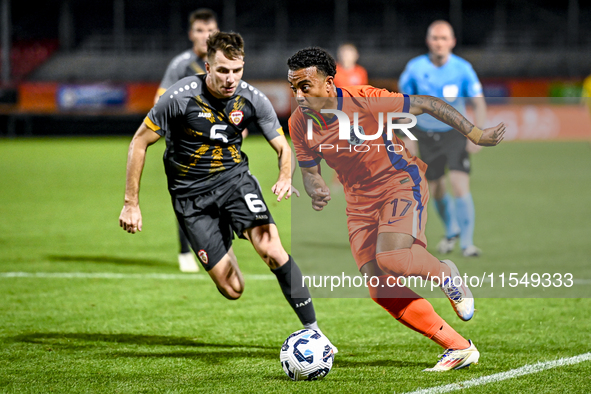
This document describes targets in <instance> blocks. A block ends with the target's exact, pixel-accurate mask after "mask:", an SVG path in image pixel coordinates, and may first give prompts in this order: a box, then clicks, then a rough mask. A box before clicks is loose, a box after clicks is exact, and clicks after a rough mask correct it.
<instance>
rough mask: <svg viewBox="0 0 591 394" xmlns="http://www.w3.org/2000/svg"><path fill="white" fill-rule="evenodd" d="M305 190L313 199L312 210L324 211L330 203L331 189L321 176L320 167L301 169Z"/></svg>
mask: <svg viewBox="0 0 591 394" xmlns="http://www.w3.org/2000/svg"><path fill="white" fill-rule="evenodd" d="M301 170H302V178H303V180H304V188H305V189H306V193H308V195H309V196H310V198H312V208H313V209H314V210H316V211H322V209H323V208H324V207H325V206H326V205H327V204H328V202H329V201H330V189H329V188H328V186H326V182H324V179H323V178H322V175H320V171H319V166H314V167H308V168H301Z"/></svg>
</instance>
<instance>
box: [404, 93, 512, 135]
mask: <svg viewBox="0 0 591 394" xmlns="http://www.w3.org/2000/svg"><path fill="white" fill-rule="evenodd" d="M410 113H411V114H413V115H421V114H423V113H427V114H429V115H431V116H433V117H434V118H436V119H439V120H440V121H442V122H443V123H445V124H448V125H450V126H451V127H453V128H454V129H456V130H458V131H459V132H460V133H462V134H463V135H465V136H466V137H467V138H468V139H469V140H470V141H472V142H474V143H475V144H476V145H481V146H495V145H498V144H499V143H500V142H501V141H502V140H503V138H504V136H505V124H504V123H499V124H498V125H497V126H495V127H489V128H488V129H484V130H481V129H479V128H478V127H476V126H474V125H473V124H472V123H470V121H469V120H468V119H466V118H465V117H464V116H463V115H462V114H461V113H459V112H458V111H457V110H456V109H455V108H454V107H452V106H451V105H449V104H447V103H446V102H445V101H443V100H441V99H438V98H437V97H432V96H416V95H413V96H410Z"/></svg>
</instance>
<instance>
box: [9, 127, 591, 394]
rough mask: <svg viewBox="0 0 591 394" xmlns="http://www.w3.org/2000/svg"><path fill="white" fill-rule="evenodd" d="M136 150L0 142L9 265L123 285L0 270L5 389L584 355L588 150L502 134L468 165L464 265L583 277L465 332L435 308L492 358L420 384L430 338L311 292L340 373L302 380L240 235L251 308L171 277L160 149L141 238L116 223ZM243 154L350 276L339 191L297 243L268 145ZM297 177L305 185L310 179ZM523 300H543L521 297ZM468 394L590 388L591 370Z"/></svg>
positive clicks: (170, 384)
mask: <svg viewBox="0 0 591 394" xmlns="http://www.w3.org/2000/svg"><path fill="white" fill-rule="evenodd" d="M128 143H129V138H67V139H64V138H54V139H22V140H19V139H17V140H1V141H0V158H1V159H0V180H1V181H0V272H2V273H6V272H28V273H110V274H122V275H123V276H124V277H122V278H113V277H110V278H100V277H92V278H80V277H79V278H66V277H59V278H56V277H53V278H52V277H46V276H45V277H7V276H6V275H4V276H0V392H2V393H46V392H57V393H105V392H109V393H111V392H112V393H115V392H118V393H184V392H187V393H192V392H204V393H222V392H227V393H265V392H269V393H271V392H273V393H290V392H293V393H319V392H322V393H334V392H349V393H356V392H360V393H361V392H362V393H393V392H397V393H402V392H408V391H414V390H417V389H419V388H429V387H436V386H441V385H445V384H450V383H461V382H464V381H466V380H469V379H473V378H478V377H483V376H488V375H492V374H496V373H500V372H504V371H509V370H511V369H515V368H519V367H522V366H524V365H528V364H535V363H537V362H539V361H549V360H556V359H560V358H565V357H572V356H576V355H579V354H583V353H588V352H590V351H591V301H590V300H589V295H590V289H591V282H590V281H589V280H590V279H591V264H590V263H591V258H590V256H591V242H589V240H590V239H591V225H590V224H589V220H590V219H591V154H590V153H591V151H590V146H589V144H587V143H584V142H560V143H550V142H530V143H523V142H506V143H503V144H502V145H500V146H499V147H496V148H491V149H485V150H483V151H482V152H480V153H479V154H478V155H475V156H474V158H473V168H474V175H473V180H472V189H473V196H474V200H475V205H476V214H477V224H476V235H475V243H476V244H477V245H478V246H480V247H481V248H482V249H483V250H484V255H483V256H482V257H481V258H479V259H472V260H470V259H465V258H462V257H461V255H460V253H459V252H457V251H456V252H454V253H453V254H452V255H451V258H452V259H453V260H454V261H456V263H457V264H458V266H459V268H460V270H462V271H467V272H474V273H477V272H481V271H483V270H485V269H487V270H489V271H491V270H494V271H495V272H500V271H501V270H505V271H510V270H519V272H521V271H524V272H525V271H528V272H534V271H536V270H538V271H544V272H565V270H567V269H568V270H572V271H573V272H576V278H577V279H580V280H582V282H580V283H579V284H577V285H575V286H573V288H572V289H571V290H572V292H565V293H561V296H563V297H565V298H540V297H538V295H536V296H535V297H537V298H517V297H508V296H504V295H503V293H495V294H489V293H487V294H486V295H487V297H492V298H478V299H477V300H476V307H477V313H476V315H475V317H474V319H473V320H472V321H470V322H467V323H464V322H461V321H460V320H459V319H458V318H457V317H456V316H455V314H454V312H453V310H452V309H451V307H450V306H449V303H448V301H447V300H445V299H442V298H433V299H431V301H432V303H433V305H434V307H435V310H436V311H437V312H438V313H440V314H441V315H442V316H443V317H444V318H445V319H446V320H447V321H448V322H449V323H450V324H452V325H453V326H454V327H455V328H456V329H457V330H458V331H459V332H460V333H462V334H463V335H464V336H466V337H467V338H471V339H473V340H474V342H475V343H476V345H477V346H478V348H479V350H480V351H481V354H482V355H481V359H480V364H479V365H477V366H474V367H471V368H469V369H467V370H461V371H453V372H450V373H440V374H427V373H423V372H421V370H422V369H423V368H426V367H430V366H432V365H433V364H434V363H435V362H436V360H437V355H438V354H439V353H440V352H441V351H440V349H439V348H438V346H437V345H435V344H434V343H432V342H431V341H429V340H428V339H426V338H424V337H422V336H421V335H419V334H417V333H415V332H412V331H410V330H409V329H407V328H405V327H404V326H402V325H401V324H399V323H397V322H396V321H394V320H393V319H392V318H391V317H390V316H389V315H388V314H387V313H386V312H385V311H383V310H382V309H381V308H380V307H379V306H378V305H376V304H375V303H374V302H373V301H371V300H370V299H367V298H323V297H324V296H325V295H326V294H323V293H322V292H321V291H320V289H313V291H314V292H315V293H316V294H317V295H318V297H317V298H316V299H315V305H316V312H317V316H318V318H319V323H320V326H321V327H322V329H323V330H324V332H325V333H326V334H327V335H328V336H329V337H330V339H331V340H332V341H333V343H334V344H335V345H337V346H338V347H339V350H340V352H339V354H338V355H337V356H336V358H335V364H334V367H333V370H332V371H331V372H330V374H329V375H328V376H327V377H326V378H325V379H324V380H322V381H318V382H292V381H290V380H289V379H288V378H287V377H286V376H285V374H284V373H283V371H282V369H281V366H280V364H279V349H280V346H281V343H282V342H283V340H284V339H285V338H286V337H287V335H288V334H290V333H291V332H293V331H295V330H297V329H299V328H300V326H299V322H298V321H297V318H296V317H295V315H294V314H293V312H292V311H291V309H290V308H289V307H288V305H287V303H286V302H285V300H284V299H283V296H282V295H281V292H280V290H279V286H278V285H277V283H276V282H275V281H274V280H272V278H271V280H268V279H266V278H268V275H269V270H268V268H266V266H265V265H264V263H262V261H260V260H259V258H258V257H257V255H256V254H255V252H254V251H253V250H252V248H251V246H250V244H248V243H247V242H246V241H240V240H238V241H236V242H235V249H236V253H237V255H238V258H239V262H240V266H241V268H242V270H243V272H244V273H245V274H246V275H247V278H246V290H245V293H244V295H243V297H242V298H241V299H240V300H238V301H232V302H231V301H227V300H225V299H224V298H223V297H221V296H220V294H219V293H218V292H217V291H216V289H215V287H214V285H213V283H212V282H211V281H210V280H209V279H208V278H207V276H206V274H205V273H204V272H200V273H198V274H195V275H190V274H187V275H188V276H189V277H191V278H194V279H190V280H189V279H182V277H181V279H179V278H178V276H180V273H179V272H178V266H177V262H176V254H177V247H178V246H177V235H176V228H175V222H174V217H173V213H172V209H171V204H170V199H169V196H168V192H167V190H166V182H165V177H164V173H163V169H162V159H161V156H162V152H163V148H164V146H163V145H164V143H163V142H162V141H161V142H159V143H158V144H156V145H154V146H153V147H151V148H150V150H149V151H148V157H147V164H146V168H145V170H144V175H143V180H142V187H141V194H140V202H141V208H142V213H143V215H144V231H142V232H141V233H139V234H135V235H130V234H127V233H125V232H124V231H123V230H121V229H120V228H119V227H118V220H117V219H118V216H119V212H120V210H121V207H122V203H123V191H124V181H125V161H126V154H127V146H128ZM244 150H245V151H246V152H247V153H248V154H249V157H250V161H251V170H252V172H253V173H254V174H255V175H257V177H258V178H259V181H260V182H261V185H262V188H263V190H264V191H265V193H266V195H265V198H266V202H267V204H268V205H269V206H270V209H271V211H272V212H273V214H274V217H275V219H276V222H277V223H278V226H279V229H280V233H281V235H282V239H283V243H284V245H285V247H286V248H287V249H288V250H291V249H292V247H293V248H294V249H296V243H297V242H299V243H300V244H302V245H308V246H306V247H305V248H304V250H299V249H298V250H293V252H294V254H296V255H299V256H300V257H299V260H298V262H299V264H300V265H301V266H302V267H303V269H305V270H306V269H308V268H305V267H309V264H307V262H306V261H304V260H307V259H309V260H313V259H316V260H321V261H320V263H322V260H326V261H329V260H330V261H333V262H334V261H335V260H340V263H339V264H341V265H343V266H347V268H345V267H343V268H342V269H343V270H344V269H347V270H349V271H348V272H351V273H352V274H355V267H354V263H353V261H352V259H351V257H350V252H349V250H348V244H347V238H346V231H344V232H343V230H342V229H340V230H335V231H334V232H331V233H330V235H329V236H328V235H324V236H323V235H322V234H325V232H323V227H322V225H323V224H322V223H337V222H338V221H339V220H342V219H343V216H342V215H343V208H344V206H343V204H342V197H340V196H338V195H335V200H334V201H333V203H331V205H329V208H327V210H326V211H325V212H322V213H319V214H316V213H315V212H311V208H309V207H310V205H309V199H308V198H307V196H306V197H304V196H302V197H300V200H299V201H296V202H294V209H296V208H297V212H306V214H311V217H312V218H313V219H314V220H317V222H318V223H319V224H318V225H317V226H312V227H311V229H310V231H309V233H310V236H309V237H312V238H313V239H308V238H306V237H303V239H302V238H300V237H299V236H298V237H295V235H294V237H295V238H294V241H293V242H292V241H291V236H292V228H291V217H292V215H291V209H290V208H291V205H290V203H289V202H286V201H283V202H281V203H277V202H275V199H274V198H273V196H272V194H271V192H270V189H271V185H272V184H273V182H274V180H275V178H276V175H277V171H276V162H277V161H276V158H275V155H274V152H273V150H272V149H271V148H270V147H269V146H268V144H267V143H266V142H265V141H264V139H262V138H260V137H257V136H253V137H249V138H248V139H247V140H246V141H245V144H244ZM327 175H328V173H327ZM295 179H296V184H297V183H299V184H301V177H300V175H299V174H296V177H295ZM300 190H302V189H301V188H300ZM302 191H303V190H302ZM302 209H303V210H302ZM309 211H310V212H309ZM429 217H430V220H429V224H428V228H427V236H428V239H429V242H430V244H429V249H430V250H431V251H434V249H433V248H434V246H435V245H436V243H437V241H438V240H439V237H440V236H441V235H442V228H441V224H440V223H439V219H438V218H437V216H436V214H435V212H434V210H433V207H432V206H430V207H429ZM333 218H334V219H333ZM318 219H320V220H318ZM298 223H299V224H298ZM298 226H301V218H300V217H298V218H297V220H296V219H295V218H294V226H293V232H294V234H296V233H297V234H301V228H300V227H298ZM318 234H321V235H320V236H319V235H318ZM313 241H316V242H313ZM306 242H307V244H306ZM298 245H299V244H298ZM298 248H301V247H300V246H298ZM327 264H328V263H327ZM486 267H488V268H486ZM304 273H306V272H304ZM152 274H153V275H154V276H153V277H150V276H149V275H152ZM159 274H171V275H176V276H174V277H172V278H169V279H163V278H161V277H158V276H156V275H159ZM132 275H137V277H133V276H132ZM585 280H586V281H587V282H585ZM585 283H586V284H585ZM475 293H476V292H475ZM528 294H533V293H528V292H527V291H525V292H524V293H520V294H518V295H520V296H523V297H527V296H528ZM570 295H576V296H578V297H579V298H568V297H569V296H570ZM465 391H467V392H474V393H505V392H536V393H563V392H576V393H588V392H591V361H585V362H582V363H578V364H575V365H570V366H563V367H557V368H553V369H549V370H546V371H542V372H538V373H534V374H529V375H525V376H521V377H517V378H514V379H508V380H504V381H501V382H497V383H491V384H486V385H481V386H477V387H473V388H471V389H468V390H465Z"/></svg>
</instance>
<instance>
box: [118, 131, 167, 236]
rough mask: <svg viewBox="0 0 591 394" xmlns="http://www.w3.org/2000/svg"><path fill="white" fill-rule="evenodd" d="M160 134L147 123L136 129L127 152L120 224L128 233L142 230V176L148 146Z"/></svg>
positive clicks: (156, 139)
mask: <svg viewBox="0 0 591 394" xmlns="http://www.w3.org/2000/svg"><path fill="white" fill-rule="evenodd" d="M159 138H160V136H159V135H158V134H156V133H155V132H153V131H152V130H151V129H150V128H149V127H148V126H147V125H146V124H145V123H142V125H141V126H140V127H139V129H138V130H137V131H136V133H135V135H134V136H133V139H132V140H131V143H130V144H129V151H128V153H127V176H126V179H125V203H124V205H123V209H122V210H121V215H119V226H121V227H122V228H123V230H125V231H127V232H128V233H131V234H135V233H136V232H137V231H142V213H141V211H140V206H139V192H140V178H141V177H142V171H143V169H144V163H145V161H146V151H147V150H148V146H150V145H152V144H153V143H154V142H156V141H158V139H159Z"/></svg>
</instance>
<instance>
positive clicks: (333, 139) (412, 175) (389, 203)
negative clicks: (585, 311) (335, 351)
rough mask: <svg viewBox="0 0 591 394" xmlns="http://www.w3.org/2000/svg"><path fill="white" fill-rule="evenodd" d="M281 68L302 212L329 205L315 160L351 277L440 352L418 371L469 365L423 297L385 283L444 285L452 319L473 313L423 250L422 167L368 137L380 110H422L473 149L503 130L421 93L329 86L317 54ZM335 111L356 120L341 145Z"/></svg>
mask: <svg viewBox="0 0 591 394" xmlns="http://www.w3.org/2000/svg"><path fill="white" fill-rule="evenodd" d="M287 65H288V67H289V74H288V80H289V82H290V84H291V88H292V90H293V92H294V96H295V97H296V101H297V103H298V105H299V108H298V109H297V110H296V111H294V113H293V114H292V116H291V118H290V120H289V130H290V135H291V138H292V141H293V143H294V146H295V150H296V155H297V159H298V162H299V165H300V168H301V171H302V176H303V180H304V186H305V188H306V192H307V193H308V195H309V196H310V197H311V198H312V207H313V208H314V209H315V210H317V211H320V210H322V209H323V208H324V207H325V206H326V205H327V204H328V202H329V201H330V190H329V188H328V187H327V185H326V183H325V182H324V180H323V179H322V176H321V175H320V172H319V167H318V163H320V161H321V160H322V159H324V160H325V161H326V163H327V164H328V165H329V166H330V167H331V168H333V169H334V170H335V171H336V173H337V174H338V177H339V180H340V182H341V183H342V184H343V187H344V192H345V199H346V201H347V225H348V228H349V240H350V244H351V251H352V253H353V256H354V258H355V261H356V263H357V266H358V268H359V271H360V272H361V273H362V274H364V275H367V276H368V277H373V276H375V277H378V278H379V285H378V286H375V287H373V286H368V288H369V291H370V295H371V297H372V299H373V300H374V301H375V302H377V303H378V304H379V305H380V306H382V307H383V308H384V309H386V310H387V311H388V312H389V313H390V314H391V315H392V316H393V317H394V318H395V319H396V320H398V321H400V322H401V323H402V324H404V325H405V326H407V327H409V328H411V329H413V330H415V331H417V332H420V333H421V334H423V335H425V336H426V337H428V338H430V339H432V340H433V341H435V342H436V343H437V344H439V345H440V346H442V347H443V348H444V349H446V351H445V352H444V354H443V355H442V357H441V358H440V360H439V361H438V362H437V364H436V365H435V366H434V367H433V368H429V369H427V370H428V371H447V370H450V369H459V368H464V367H468V366H470V365H471V364H474V363H477V362H478V358H479V356H480V353H479V352H478V350H477V349H476V347H475V346H474V344H473V343H472V342H471V341H469V340H466V339H464V338H463V337H462V336H461V335H460V334H458V333H457V332H456V331H455V330H454V329H453V328H452V327H451V326H449V325H448V324H447V323H446V322H445V321H444V320H443V319H442V318H441V317H440V316H439V315H438V314H437V313H436V312H435V311H434V309H433V307H432V306H431V304H430V303H429V302H428V301H427V300H425V299H424V298H422V297H420V296H419V295H418V294H416V293H415V292H413V291H412V290H410V289H409V288H407V287H402V286H395V287H390V285H389V282H388V279H390V277H391V276H395V277H399V276H404V277H407V276H420V277H422V278H424V279H426V280H435V279H439V278H445V280H444V281H443V283H442V284H441V289H442V290H443V292H444V293H445V294H446V296H447V297H448V298H449V300H450V302H451V304H452V306H453V308H454V310H455V311H456V313H457V314H458V316H459V317H460V319H462V320H469V319H471V318H472V316H473V314H474V299H473V297H472V293H471V292H470V289H469V288H468V287H467V286H466V285H465V284H464V283H462V280H461V276H460V273H459V271H458V269H457V267H456V266H455V264H454V263H453V262H451V261H450V260H444V261H439V260H438V259H437V258H436V257H434V256H433V255H431V254H430V253H429V252H427V250H426V246H427V240H426V238H425V225H426V221H427V210H426V209H425V207H426V205H427V202H428V199H429V194H428V187H427V181H426V178H425V170H426V168H427V166H426V165H425V164H424V163H423V162H422V161H421V160H420V159H418V158H416V157H414V156H412V155H410V154H409V153H408V151H407V150H406V149H405V148H404V144H403V142H402V141H401V140H400V139H398V138H397V137H396V135H395V134H394V133H391V132H390V133H389V134H390V135H391V136H390V138H388V134H387V133H383V134H381V135H378V134H374V133H375V130H380V127H381V126H383V124H384V123H385V122H386V121H387V117H386V113H409V114H412V115H420V114H422V113H427V114H429V115H431V116H434V117H435V118H437V119H439V120H441V121H442V122H444V123H447V124H449V125H450V126H452V127H453V128H455V129H456V130H458V131H459V132H461V133H462V134H463V135H465V136H466V137H467V138H469V139H470V140H471V141H473V142H474V143H476V144H478V145H482V146H494V145H497V144H498V143H500V142H501V141H502V140H503V136H504V133H505V125H504V124H502V123H501V124H499V125H498V126H496V127H493V128H488V129H485V130H480V129H478V128H477V127H475V126H474V125H473V124H472V123H470V122H469V121H468V120H467V119H466V118H464V117H463V116H462V115H461V114H460V113H459V112H458V111H456V110H455V109H454V108H453V107H451V106H450V105H448V104H446V103H445V102H444V101H442V100H440V99H438V98H435V97H431V96H408V95H403V94H400V93H392V92H389V91H387V90H385V89H377V88H375V87H372V86H367V85H366V86H354V87H337V86H336V85H335V84H334V76H335V74H336V64H335V60H334V59H333V58H332V56H330V54H329V53H328V52H326V51H325V50H323V49H321V48H317V47H311V48H306V49H302V50H300V51H298V52H297V53H296V54H294V55H293V56H292V57H290V58H289V59H288V61H287ZM327 110H328V111H330V112H328V113H327ZM335 110H337V111H341V112H342V113H345V114H349V118H350V119H351V120H353V119H354V113H357V117H358V120H357V125H358V127H355V126H350V125H346V128H347V129H349V127H350V132H349V133H348V134H349V138H348V139H341V138H340V137H341V136H340V135H339V134H342V133H341V132H342V130H341V128H340V127H339V126H340V123H341V122H340V119H338V114H337V113H336V112H335ZM331 113H332V114H334V116H332V117H331V116H330V115H331ZM379 113H382V114H383V115H384V116H379ZM400 117H401V116H400ZM310 119H315V120H316V124H314V122H312V120H310ZM355 131H357V132H355ZM360 135H364V137H363V138H360ZM371 138H376V139H373V140H371ZM364 140H365V141H364ZM458 278H459V282H458V280H457V279H458Z"/></svg>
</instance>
